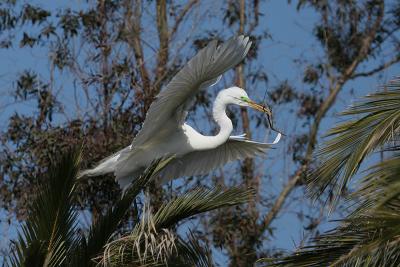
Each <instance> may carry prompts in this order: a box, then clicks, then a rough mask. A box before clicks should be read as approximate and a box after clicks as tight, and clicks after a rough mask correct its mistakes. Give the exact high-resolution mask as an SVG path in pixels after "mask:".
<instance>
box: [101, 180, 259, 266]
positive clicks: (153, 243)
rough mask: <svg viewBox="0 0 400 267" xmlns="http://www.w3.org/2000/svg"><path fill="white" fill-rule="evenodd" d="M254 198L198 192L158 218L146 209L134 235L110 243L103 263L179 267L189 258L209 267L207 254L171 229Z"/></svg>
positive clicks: (236, 191)
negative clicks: (172, 265) (172, 264)
mask: <svg viewBox="0 0 400 267" xmlns="http://www.w3.org/2000/svg"><path fill="white" fill-rule="evenodd" d="M253 195H254V190H252V189H247V190H243V189H240V188H237V187H235V188H230V189H228V190H226V191H223V190H222V189H221V188H215V189H213V190H208V189H203V188H198V189H195V190H193V191H192V192H189V193H187V194H185V195H182V196H179V197H177V198H176V199H174V200H172V201H170V202H168V203H167V204H164V205H163V206H162V207H161V208H160V209H159V210H158V211H157V212H156V213H155V214H154V215H152V213H151V211H150V209H145V211H144V212H143V214H142V221H141V223H140V224H139V225H137V226H136V227H135V228H134V230H133V231H132V233H131V234H130V235H128V236H125V237H122V238H120V239H117V240H115V241H113V242H111V243H109V244H108V245H107V247H106V249H105V251H104V255H103V257H102V259H101V261H102V263H103V264H104V265H106V266H128V265H130V264H132V263H140V264H141V265H151V266H154V265H165V264H168V262H169V260H171V261H174V262H175V263H176V259H177V257H178V258H180V259H185V258H186V262H187V261H190V259H191V262H192V263H194V264H195V265H196V266H209V260H207V259H205V258H204V255H206V254H205V253H204V250H203V249H201V248H200V247H199V245H198V244H196V243H193V242H190V241H189V242H184V241H183V240H182V239H180V238H179V237H177V236H176V235H175V234H173V233H171V232H170V231H169V230H168V229H169V228H172V227H173V226H175V225H176V224H177V223H178V222H180V221H182V220H184V219H186V218H189V217H191V216H194V215H197V214H199V213H202V212H207V211H210V210H214V209H218V208H222V207H227V206H232V205H238V204H242V203H245V202H247V201H248V200H249V199H250V198H251V197H252V196H253ZM158 255H161V256H158ZM181 263H182V262H181ZM182 264H183V263H182ZM192 265H193V264H191V265H182V266H192Z"/></svg>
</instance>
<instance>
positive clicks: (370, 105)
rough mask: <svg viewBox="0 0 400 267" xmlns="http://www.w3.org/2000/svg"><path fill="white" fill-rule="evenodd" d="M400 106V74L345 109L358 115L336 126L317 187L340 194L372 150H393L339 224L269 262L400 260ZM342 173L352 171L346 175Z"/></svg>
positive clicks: (328, 263)
mask: <svg viewBox="0 0 400 267" xmlns="http://www.w3.org/2000/svg"><path fill="white" fill-rule="evenodd" d="M399 110H400V80H399V79H396V80H393V81H392V82H391V83H390V84H389V85H388V86H387V87H385V90H384V91H381V92H377V93H374V94H371V95H368V96H367V97H366V98H365V99H364V101H362V102H359V103H356V104H355V105H354V106H353V107H351V109H350V110H348V111H346V112H345V113H344V115H351V116H353V117H356V119H353V120H350V121H348V122H345V123H342V124H340V125H339V126H337V127H335V128H334V129H333V130H331V131H330V135H331V136H333V137H332V138H331V139H330V140H329V141H328V142H327V143H326V144H325V146H324V147H323V148H322V149H321V150H320V151H319V153H318V155H320V156H323V158H322V160H323V162H322V164H321V167H320V168H321V169H320V170H319V171H318V172H317V173H316V174H315V175H314V176H313V178H312V180H311V181H310V184H309V186H310V189H311V190H314V191H315V190H323V189H325V188H326V187H327V186H332V187H333V188H335V187H337V190H336V191H334V192H335V194H336V196H339V194H340V189H342V188H343V187H342V185H343V184H345V183H347V182H348V179H350V178H353V177H354V175H355V174H356V173H357V170H358V169H359V167H360V165H361V163H362V162H364V161H365V160H366V158H367V156H368V155H370V154H371V152H373V151H376V150H380V149H381V148H382V147H384V149H386V150H388V151H389V156H388V157H387V158H385V159H383V160H382V161H381V162H380V163H378V164H375V165H374V166H372V167H371V168H369V170H368V171H367V173H366V174H365V175H364V176H363V177H362V178H361V180H360V183H359V187H358V188H357V190H356V191H355V192H353V193H352V194H351V195H350V197H349V199H348V201H350V203H352V205H353V206H355V207H354V208H353V212H352V213H351V214H350V215H349V216H348V217H347V218H345V219H343V220H341V221H340V225H339V226H338V227H337V228H335V229H334V230H332V231H330V232H328V233H325V234H322V235H320V236H318V237H316V238H315V239H314V240H313V244H312V245H308V246H305V247H303V248H300V250H298V251H297V252H296V253H294V254H293V255H291V256H288V257H285V258H281V259H279V260H277V261H276V262H275V263H273V264H271V265H268V266H281V265H284V266H398V265H399V264H400V253H399V251H400V250H399V246H400V243H399V234H400V184H399V180H398V177H399V175H400V155H399V146H398V144H397V142H398V141H399V133H400V132H399V129H400V113H399ZM342 173H344V175H347V176H344V177H345V178H341V175H342ZM339 179H341V180H339ZM338 180H339V181H342V182H338ZM320 184H321V185H323V186H318V185H320ZM314 186H317V187H316V189H315V188H313V187H314Z"/></svg>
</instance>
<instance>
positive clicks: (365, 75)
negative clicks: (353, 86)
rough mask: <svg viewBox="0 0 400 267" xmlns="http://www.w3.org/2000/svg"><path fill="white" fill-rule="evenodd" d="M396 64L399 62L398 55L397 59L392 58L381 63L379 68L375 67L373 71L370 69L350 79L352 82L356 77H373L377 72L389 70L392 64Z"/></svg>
mask: <svg viewBox="0 0 400 267" xmlns="http://www.w3.org/2000/svg"><path fill="white" fill-rule="evenodd" d="M398 62H400V54H399V55H398V56H397V57H395V58H393V59H392V60H390V61H387V62H385V63H383V64H382V65H380V66H378V67H376V68H374V69H372V70H370V71H366V72H358V73H355V74H353V75H352V76H351V77H350V79H351V80H353V79H356V78H358V77H369V76H371V75H374V74H376V73H378V72H381V71H383V70H385V69H387V68H389V67H390V66H392V65H393V64H396V63H398Z"/></svg>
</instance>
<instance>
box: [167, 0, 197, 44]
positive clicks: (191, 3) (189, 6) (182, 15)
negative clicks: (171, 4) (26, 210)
mask: <svg viewBox="0 0 400 267" xmlns="http://www.w3.org/2000/svg"><path fill="white" fill-rule="evenodd" d="M197 2H199V0H190V1H189V2H188V3H187V4H186V6H185V7H184V8H183V9H182V11H181V13H180V14H179V15H178V16H177V17H176V20H175V25H174V26H173V27H172V29H171V32H170V34H169V36H170V37H171V39H172V38H173V37H174V35H175V33H176V32H177V30H178V28H179V25H180V24H181V22H182V20H183V19H184V18H185V16H186V14H187V13H188V12H189V11H190V10H191V9H192V7H193V6H194V5H195V4H197Z"/></svg>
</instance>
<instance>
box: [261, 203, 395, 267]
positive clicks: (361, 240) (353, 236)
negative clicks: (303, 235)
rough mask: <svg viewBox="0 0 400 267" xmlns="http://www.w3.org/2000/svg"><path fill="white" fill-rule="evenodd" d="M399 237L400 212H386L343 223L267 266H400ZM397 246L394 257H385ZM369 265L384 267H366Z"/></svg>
mask: <svg viewBox="0 0 400 267" xmlns="http://www.w3.org/2000/svg"><path fill="white" fill-rule="evenodd" d="M399 236H400V213H394V212H393V211H391V210H388V209H383V210H380V211H375V212H374V213H373V214H367V215H358V216H356V217H352V218H349V219H346V220H343V221H342V224H341V226H339V227H338V228H336V229H335V230H333V231H331V232H328V233H326V234H323V235H321V236H319V237H317V238H316V239H315V240H313V242H314V244H313V245H310V246H306V247H303V248H301V249H300V250H299V251H297V252H295V253H293V254H292V255H290V256H287V257H284V258H281V259H278V260H267V259H264V260H263V261H265V262H268V261H270V262H271V263H270V264H268V265H267V266H298V267H302V266H308V267H312V266H399V264H400V252H399V250H398V247H399V245H400V239H399ZM395 247H397V251H391V252H390V254H391V256H390V257H387V254H382V253H384V252H385V251H386V250H390V249H391V248H393V249H394V248H395ZM367 262H375V263H378V262H380V263H381V264H377V265H364V264H365V263H367ZM361 263H362V265H357V264H361Z"/></svg>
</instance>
